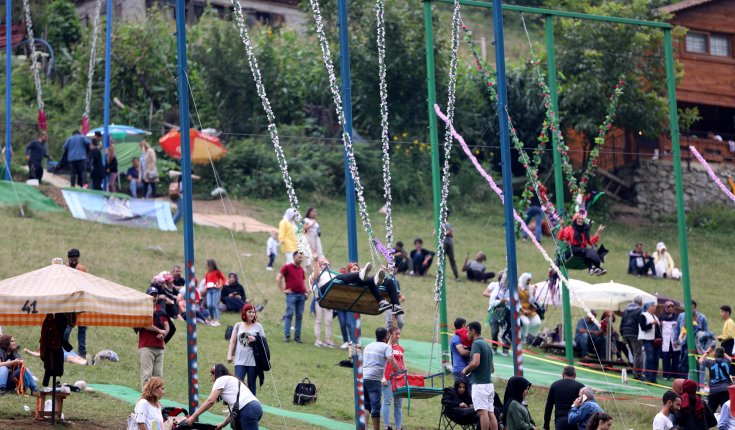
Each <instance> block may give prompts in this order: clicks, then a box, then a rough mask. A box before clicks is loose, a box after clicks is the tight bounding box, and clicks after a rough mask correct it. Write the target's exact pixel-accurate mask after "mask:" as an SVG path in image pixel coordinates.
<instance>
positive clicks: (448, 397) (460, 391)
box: [442, 377, 478, 425]
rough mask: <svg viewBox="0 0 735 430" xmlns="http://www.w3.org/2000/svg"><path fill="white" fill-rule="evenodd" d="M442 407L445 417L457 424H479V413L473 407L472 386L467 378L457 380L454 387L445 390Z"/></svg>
mask: <svg viewBox="0 0 735 430" xmlns="http://www.w3.org/2000/svg"><path fill="white" fill-rule="evenodd" d="M442 405H443V406H444V415H445V416H446V417H447V418H449V419H450V420H452V421H454V422H455V423H457V424H460V425H469V424H476V423H477V422H478V419H477V412H476V411H475V409H474V408H473V407H472V395H471V394H470V384H469V383H468V382H467V379H465V377H459V378H457V380H456V381H454V387H447V388H445V389H444V394H443V395H442Z"/></svg>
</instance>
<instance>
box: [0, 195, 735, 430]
mask: <svg viewBox="0 0 735 430" xmlns="http://www.w3.org/2000/svg"><path fill="white" fill-rule="evenodd" d="M245 204H246V205H247V207H248V208H249V209H248V210H247V213H244V214H242V215H251V216H254V217H255V218H256V219H258V220H260V221H263V222H267V223H270V224H272V225H276V224H277V222H278V221H279V219H280V218H281V215H282V214H283V211H284V209H285V208H286V203H285V202H274V201H246V202H245ZM302 204H303V206H302V212H303V211H305V209H306V208H307V206H308V205H309V201H308V200H304V202H303V203H302ZM473 205H474V207H481V210H479V211H477V210H476V211H470V210H469V209H467V210H465V208H459V207H455V208H454V209H455V210H454V212H455V215H454V216H453V218H452V220H451V221H452V224H453V225H454V228H455V248H456V258H457V263H458V265H460V266H461V264H462V261H463V260H464V256H465V255H466V254H467V253H472V254H474V253H475V252H476V251H478V250H482V251H485V252H486V254H487V255H488V263H489V264H488V265H489V270H493V271H496V272H497V271H498V270H500V269H501V268H502V263H503V261H504V255H505V239H504V238H505V236H504V231H503V219H502V212H501V210H500V207H499V203H497V202H496V201H495V200H493V201H491V202H487V203H486V204H483V205H480V204H479V203H476V202H475V203H473ZM318 208H319V221H320V224H321V232H322V242H323V246H324V250H325V253H326V254H327V256H328V258H329V259H330V261H331V262H332V263H333V265H336V266H341V265H342V264H343V263H345V262H346V261H345V260H346V255H347V242H346V234H345V215H344V214H345V208H344V204H340V203H339V202H331V201H321V202H320V203H319V205H318ZM371 210H372V212H371V213H372V215H373V219H372V222H373V225H374V226H375V229H376V231H377V235H378V237H380V235H381V234H382V216H381V215H379V214H378V213H377V207H371ZM3 215H4V216H2V219H1V220H0V243H3V244H5V246H4V249H5V250H6V257H5V258H4V259H3V260H2V262H0V279H4V278H7V277H11V276H15V275H18V274H21V273H25V272H28V271H31V270H34V269H37V268H39V267H42V266H44V265H47V264H49V263H50V261H51V259H52V258H54V257H65V256H66V250H67V249H68V248H72V247H77V248H80V250H81V253H82V257H81V261H82V262H83V264H85V265H86V266H87V267H88V268H89V271H90V272H91V273H93V274H95V275H98V276H101V277H104V278H107V279H111V280H113V281H116V282H118V283H121V284H123V285H127V286H130V287H132V288H136V289H138V290H141V291H142V290H145V289H146V288H147V287H148V284H149V281H150V279H151V277H152V276H153V275H154V274H156V273H158V272H160V271H161V270H170V268H171V266H172V265H173V264H180V263H181V262H182V261H183V240H182V233H181V232H178V233H164V232H158V231H152V230H135V229H129V228H123V227H116V226H107V225H102V224H94V223H90V222H84V221H78V220H75V219H73V218H71V216H70V215H69V214H68V213H58V214H42V213H35V214H33V216H32V217H30V218H25V219H21V218H18V217H17V216H15V215H14V212H13V211H11V210H10V209H8V210H6V211H5V212H3ZM358 222H359V221H358ZM394 223H395V232H396V239H398V240H402V241H403V242H404V243H405V244H406V245H407V246H409V247H410V243H411V242H412V241H413V239H414V238H415V237H422V238H423V239H424V242H425V244H427V247H428V248H430V249H434V245H433V244H432V242H433V239H432V232H433V229H434V223H433V220H432V210H431V208H430V207H426V208H416V207H400V206H398V207H395V208H394ZM606 225H607V228H606V229H605V233H604V236H603V243H604V244H605V246H606V247H607V248H608V249H610V250H611V253H610V254H609V255H608V263H607V265H606V267H607V269H608V274H607V275H606V276H603V277H600V278H594V279H590V278H589V276H588V275H587V274H586V273H582V272H576V273H573V274H572V276H573V277H578V278H580V279H583V280H586V281H594V282H604V281H609V280H615V281H619V282H622V283H626V284H629V285H633V286H636V287H638V288H641V289H643V290H645V291H648V292H652V293H653V292H658V293H661V294H664V295H667V296H671V297H675V298H679V299H680V298H681V297H682V292H681V284H680V283H678V282H673V281H663V280H660V281H657V280H652V279H641V278H635V277H631V276H629V275H627V274H626V270H627V264H628V258H627V251H628V250H629V249H631V248H632V246H633V244H634V243H635V242H637V241H642V242H644V243H645V245H646V249H647V250H652V249H653V248H654V246H655V243H656V242H658V241H664V242H666V244H667V245H668V246H669V250H670V251H671V252H672V255H673V256H674V259H675V260H676V261H677V262H678V261H679V258H678V257H679V248H678V240H677V235H676V226H675V225H672V224H664V225H660V226H651V225H647V224H643V223H640V224H636V223H627V224H621V223H616V222H609V223H606ZM593 228H594V227H593ZM358 231H361V228H360V226H358ZM87 234H88V237H86V240H85V236H87ZM194 238H195V248H196V249H195V255H196V262H197V269H198V274H199V276H202V275H203V268H204V261H205V260H206V259H207V258H214V259H216V260H217V263H218V265H219V267H220V269H221V270H222V271H223V272H230V271H236V272H238V273H241V270H240V264H242V268H243V270H244V274H241V275H240V278H241V282H242V283H243V284H244V285H245V286H246V288H247V292H248V295H249V296H250V297H251V298H252V299H253V300H254V301H256V302H263V301H264V300H265V299H268V301H269V304H268V306H267V307H266V309H265V311H264V312H263V313H262V314H260V315H259V320H260V321H261V322H262V323H263V324H264V327H265V329H266V334H267V336H268V337H269V341H270V345H271V351H272V358H273V363H274V369H273V371H272V372H270V373H268V374H267V375H266V381H265V384H264V385H263V386H262V387H259V389H258V393H257V395H258V397H259V398H260V399H261V400H262V401H263V402H264V403H265V404H267V405H270V406H274V407H280V408H284V409H287V410H293V411H298V412H308V413H314V414H319V415H322V416H325V417H329V418H332V419H335V420H338V421H344V422H351V420H352V419H353V413H354V412H353V411H354V406H353V398H352V396H353V394H352V370H351V369H346V368H342V367H339V366H337V363H338V362H339V361H340V360H342V359H343V358H345V355H346V354H345V353H344V351H341V350H338V349H337V350H333V349H320V348H315V347H314V346H313V343H314V335H313V324H312V323H313V319H312V317H311V316H309V315H305V318H304V333H303V338H304V342H305V343H304V344H303V345H298V344H294V343H289V344H285V343H283V341H282V337H283V336H282V327H281V326H279V320H280V317H281V314H282V312H283V308H284V301H283V298H282V297H281V295H280V294H279V293H278V290H277V287H276V284H275V272H267V271H265V270H264V268H265V264H266V256H265V252H264V250H265V241H266V238H267V236H266V234H241V233H235V234H234V244H233V240H232V237H231V236H230V233H229V232H228V231H226V230H221V229H214V228H206V227H196V228H195V236H194ZM359 241H360V245H361V248H360V255H361V256H363V257H366V256H368V255H369V254H368V252H367V248H366V246H365V242H366V240H365V235H364V234H360V235H359ZM544 245H545V246H546V247H547V250H549V251H551V250H552V243H551V241H550V240H549V239H548V238H546V239H545V240H544ZM689 245H690V248H689V250H690V268H691V273H692V295H693V297H694V298H695V299H696V300H697V301H698V302H699V308H700V310H702V311H703V312H704V313H705V314H706V315H707V316H708V317H709V320H710V327H711V330H712V331H715V332H719V331H720V329H721V327H722V322H721V321H720V319H719V316H718V308H719V306H720V305H721V304H724V303H727V302H728V301H729V295H728V293H727V287H728V286H729V283H731V277H730V276H729V272H728V269H727V265H726V264H724V263H725V262H726V260H725V259H726V258H727V256H728V255H729V254H730V253H731V252H730V251H731V249H732V246H731V245H730V244H729V243H728V238H727V237H724V236H722V235H715V234H711V233H703V232H699V231H690V234H689ZM236 249H237V251H236ZM282 262H283V256H279V257H278V259H277V264H280V263H282ZM363 262H364V258H363ZM547 271H548V267H547V265H546V263H545V262H544V261H543V259H542V257H541V256H540V255H539V253H538V252H537V251H536V250H535V249H534V248H533V245H532V244H531V243H530V242H519V243H518V272H519V274H520V273H522V272H531V273H533V274H534V282H536V281H541V280H543V279H544V278H545V276H546V273H547ZM430 273H431V275H433V274H434V273H435V271H434V269H432V270H431V271H430ZM450 273H451V271H450ZM449 278H450V279H451V278H452V276H451V275H450V276H449ZM243 281H245V282H243ZM400 281H401V287H402V290H403V292H404V293H405V294H406V296H407V297H408V299H407V301H406V302H405V303H404V305H405V306H404V308H405V309H406V326H405V327H404V330H403V337H404V338H406V339H413V340H422V341H431V338H432V330H433V324H434V302H433V277H424V278H414V277H408V276H404V277H401V278H400ZM483 289H484V285H481V284H477V283H470V282H467V281H465V282H461V283H457V282H455V281H453V280H450V281H448V283H447V294H448V314H449V322H450V324H451V321H452V320H453V319H454V318H455V317H457V316H463V317H465V318H467V319H468V320H480V321H484V319H485V316H486V311H487V302H486V299H485V298H483V297H482V296H481V293H482V290H483ZM573 312H574V317H573V319H574V320H575V321H576V320H578V319H579V318H581V317H582V311H581V310H579V309H574V310H573ZM238 319H239V316H236V315H234V314H226V315H224V316H223V317H222V325H221V326H220V327H205V326H199V327H198V334H199V356H198V358H199V368H200V377H201V379H202V380H201V381H200V387H199V392H200V401H203V400H204V398H206V396H207V395H208V393H209V390H210V389H211V382H210V381H209V379H208V375H207V372H208V369H209V367H210V366H211V365H213V364H214V363H216V362H223V361H224V360H225V358H226V349H227V342H226V341H225V340H224V338H223V336H224V331H225V327H226V325H227V324H233V323H234V322H236V321H237V320H238ZM560 319H561V312H560V309H550V310H549V312H548V313H547V317H546V320H545V321H544V323H545V325H549V326H552V325H555V324H556V323H558V322H559V321H560ZM382 323H383V318H382V317H365V318H363V328H364V333H366V335H367V336H371V335H372V333H373V332H374V329H375V328H376V327H378V326H379V325H381V324H382ZM183 328H184V327H183V325H180V326H179V332H178V333H177V335H176V336H175V337H174V338H173V339H172V340H171V342H170V343H169V344H168V345H167V347H166V358H165V370H164V378H165V380H166V397H167V398H170V399H172V400H175V401H177V402H182V403H185V402H186V400H187V397H186V388H187V379H186V376H185V375H186V360H185V355H186V347H185V335H184V330H183ZM333 331H334V333H335V337H334V340H335V343H338V344H339V343H341V339H340V338H339V337H340V336H339V324H338V323H337V320H336V319H335V321H334V325H333ZM3 332H4V333H6V334H13V335H14V336H15V337H16V339H17V340H18V342H19V343H20V344H21V348H23V347H28V348H34V347H35V346H36V344H37V342H38V339H39V337H40V328H39V327H3ZM71 340H72V344H74V345H76V335H75V334H72V339H71ZM87 344H88V350H89V352H91V353H94V352H96V351H98V350H101V349H108V348H109V349H112V350H114V351H116V352H117V353H118V354H119V355H120V358H121V361H120V363H110V362H107V361H105V362H102V363H101V364H100V365H98V366H94V367H91V366H88V367H81V366H76V365H67V366H66V373H65V375H64V377H63V381H64V382H70V383H73V382H74V381H76V380H80V379H83V380H86V381H87V382H90V383H110V384H120V385H126V386H130V387H133V388H136V389H140V386H139V385H140V382H139V381H140V378H139V358H138V351H137V336H136V335H135V334H134V333H133V331H132V330H131V329H113V328H100V327H92V328H90V329H89V331H88V340H87ZM27 360H29V362H30V368H31V370H32V371H33V373H34V375H36V376H37V377H39V378H41V377H42V376H43V366H42V363H41V362H40V361H39V360H38V359H34V358H31V357H27ZM525 365H526V367H531V366H533V361H532V360H526V362H525ZM559 372H561V367H560V368H559ZM304 377H309V378H310V379H311V380H312V382H314V383H315V384H316V385H317V386H318V387H319V401H318V403H316V404H314V405H310V406H304V407H299V406H294V405H293V404H292V402H291V400H292V395H293V389H294V387H295V385H296V384H297V383H298V382H299V381H300V380H301V379H302V378H304ZM615 378H616V377H615ZM450 379H451V378H450ZM532 382H533V381H532ZM496 389H497V390H498V391H499V392H500V393H502V392H503V390H504V385H503V384H502V383H500V384H498V385H497V386H496ZM545 398H546V392H545V391H544V389H542V388H534V389H533V395H532V396H531V398H530V410H531V414H532V416H533V417H534V418H535V420H536V422H537V425H538V426H539V427H540V425H541V421H542V417H543V406H544V402H545ZM24 403H25V404H29V405H30V404H31V402H30V400H29V399H25V401H23V400H22V399H17V398H15V397H14V396H7V395H6V396H4V397H0V423H2V425H0V426H2V427H3V428H25V427H24V424H22V423H21V422H18V423H17V425H16V424H7V425H6V423H8V422H10V421H3V420H11V419H15V420H17V419H22V418H24V417H25V416H26V415H27V413H26V412H24V411H23V408H22V404H24ZM602 404H603V406H604V407H605V409H606V410H608V411H609V412H611V413H612V415H613V417H614V419H615V420H616V424H615V427H616V428H623V422H624V424H625V427H624V428H626V429H628V428H634V429H644V428H650V422H651V420H652V419H653V416H654V415H655V413H656V409H657V405H658V404H659V401H658V400H656V399H644V400H640V399H631V400H619V401H617V402H614V401H602ZM648 404H650V406H649V405H648ZM225 409H226V408H225V407H224V406H222V405H218V406H215V407H214V408H212V412H215V413H221V412H222V410H225ZM439 409H440V406H439V398H435V399H432V400H415V401H412V407H411V413H410V416H409V415H407V414H406V411H405V406H404V422H405V428H411V429H418V428H435V427H436V423H437V421H438V414H439ZM131 410H132V406H131V405H129V404H126V403H123V402H120V401H116V400H114V399H111V398H109V397H106V396H103V395H100V394H92V393H83V394H75V395H72V397H71V400H70V401H69V402H68V403H67V405H66V407H65V411H64V412H65V415H66V417H67V418H68V419H71V420H72V421H75V422H91V423H96V424H97V426H98V428H104V427H107V428H121V427H122V426H123V423H124V420H125V418H126V417H127V415H128V414H129V413H130V412H131ZM23 422H26V421H23ZM262 424H263V425H264V426H266V427H267V428H269V429H290V428H310V427H309V426H308V425H304V424H303V423H302V422H300V421H294V420H284V419H283V418H279V417H274V416H272V415H265V416H264V419H263V421H262Z"/></svg>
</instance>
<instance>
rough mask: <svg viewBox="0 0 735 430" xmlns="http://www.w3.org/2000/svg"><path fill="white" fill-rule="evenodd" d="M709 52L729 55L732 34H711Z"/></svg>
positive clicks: (718, 55) (717, 54) (716, 54)
mask: <svg viewBox="0 0 735 430" xmlns="http://www.w3.org/2000/svg"><path fill="white" fill-rule="evenodd" d="M709 52H710V54H712V55H714V56H717V57H729V56H730V36H728V35H725V34H711V35H710V37H709Z"/></svg>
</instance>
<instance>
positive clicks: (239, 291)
mask: <svg viewBox="0 0 735 430" xmlns="http://www.w3.org/2000/svg"><path fill="white" fill-rule="evenodd" d="M220 296H221V299H220V301H221V302H222V303H224V305H225V306H226V307H227V310H226V312H240V311H241V310H242V307H243V306H245V303H247V300H246V296H245V289H244V288H243V287H242V285H240V282H239V281H238V279H237V273H235V272H231V273H230V275H229V276H228V280H227V284H225V285H223V286H222V292H221V293H220Z"/></svg>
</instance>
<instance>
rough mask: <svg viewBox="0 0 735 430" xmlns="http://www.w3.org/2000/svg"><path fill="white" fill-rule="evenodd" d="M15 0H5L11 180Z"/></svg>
mask: <svg viewBox="0 0 735 430" xmlns="http://www.w3.org/2000/svg"><path fill="white" fill-rule="evenodd" d="M12 46H13V1H12V0H5V180H6V181H9V180H10V162H11V161H13V144H12V143H11V141H12V137H13V126H12V124H11V123H10V121H11V120H12V115H11V108H12V101H13V95H12V91H11V90H12V89H13V48H12Z"/></svg>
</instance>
